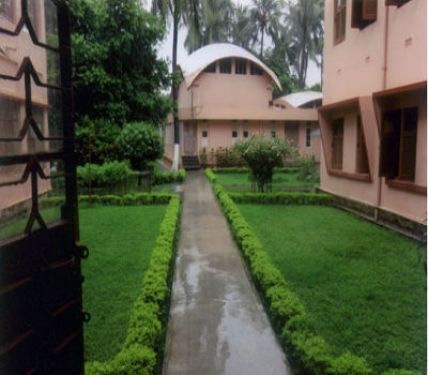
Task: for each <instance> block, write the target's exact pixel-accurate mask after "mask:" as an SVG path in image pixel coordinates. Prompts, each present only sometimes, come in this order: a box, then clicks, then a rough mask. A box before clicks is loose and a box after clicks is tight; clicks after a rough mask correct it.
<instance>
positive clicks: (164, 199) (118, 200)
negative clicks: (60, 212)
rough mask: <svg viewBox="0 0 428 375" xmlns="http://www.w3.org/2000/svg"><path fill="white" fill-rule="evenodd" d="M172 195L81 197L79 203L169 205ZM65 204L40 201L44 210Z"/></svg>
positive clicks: (55, 199)
mask: <svg viewBox="0 0 428 375" xmlns="http://www.w3.org/2000/svg"><path fill="white" fill-rule="evenodd" d="M171 197H172V195H171V194H166V193H133V194H126V195H90V196H89V195H79V203H80V204H82V205H83V206H84V205H86V204H95V205H97V204H101V205H107V206H134V205H139V204H141V205H149V204H167V203H169V201H170V200H171ZM63 203H64V198H63V197H47V198H41V199H40V206H41V207H42V208H49V207H54V206H59V205H61V204H63Z"/></svg>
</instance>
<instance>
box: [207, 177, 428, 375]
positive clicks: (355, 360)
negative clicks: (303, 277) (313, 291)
mask: <svg viewBox="0 0 428 375" xmlns="http://www.w3.org/2000/svg"><path fill="white" fill-rule="evenodd" d="M206 175H207V177H208V179H209V180H210V181H211V182H214V186H213V187H214V192H215V194H216V196H217V199H218V200H219V202H220V206H221V207H222V209H223V212H224V214H225V216H226V218H227V220H228V222H229V224H230V226H231V230H232V233H233V236H234V238H235V240H236V242H237V243H238V245H239V247H240V249H241V250H242V253H243V255H244V259H245V260H246V262H247V264H248V268H249V271H250V273H251V275H252V278H253V280H254V282H255V284H256V287H257V289H258V290H259V291H260V293H261V296H262V299H263V301H264V304H265V306H266V308H267V311H268V314H269V316H270V318H271V320H272V323H273V325H274V327H275V328H276V331H277V332H280V333H279V336H280V342H281V344H282V345H283V347H284V350H285V351H286V353H288V354H289V357H288V358H289V359H290V361H291V363H292V364H293V367H295V370H296V369H297V370H300V371H299V372H297V371H296V372H297V373H302V374H307V375H369V374H370V375H375V373H374V371H373V370H372V369H371V368H370V367H369V366H368V364H367V362H366V360H365V359H364V358H361V357H358V356H355V355H354V354H352V353H349V352H345V353H344V354H342V355H340V356H338V357H335V356H334V355H333V354H332V350H331V348H330V347H329V345H328V344H327V343H326V341H325V340H324V338H323V337H321V336H319V335H316V334H315V332H314V329H313V327H311V323H310V319H309V317H308V315H307V313H306V311H305V307H304V305H303V304H302V302H301V301H300V300H299V298H298V297H297V296H296V295H295V294H294V293H293V291H292V290H291V289H290V287H289V285H288V284H287V282H286V281H285V279H284V277H283V276H282V274H281V272H280V271H279V270H278V269H277V268H276V267H275V266H273V264H272V263H271V261H270V259H269V256H268V254H267V253H266V251H265V250H264V249H263V247H262V245H261V243H260V242H259V240H258V239H257V237H256V235H255V234H254V233H253V231H252V230H251V228H250V226H249V224H248V223H247V222H246V220H245V219H244V217H243V216H242V215H241V213H240V211H239V209H238V207H237V206H236V204H235V202H234V200H233V199H232V197H231V196H229V194H227V193H226V192H225V191H224V189H223V187H222V186H220V185H219V184H215V174H214V173H213V172H212V171H211V170H207V171H206ZM242 195H247V194H234V198H235V199H237V200H239V199H240V198H242V197H240V196H242ZM268 195H270V194H252V195H251V197H252V199H253V200H252V202H257V203H260V202H259V200H260V199H263V201H264V203H268V202H269V203H276V204H289V203H293V204H296V203H297V204H302V203H304V204H324V205H325V204H331V203H333V199H331V200H330V202H329V201H328V199H327V198H325V197H324V195H321V194H320V195H319V196H320V198H321V200H320V201H319V202H316V199H315V197H313V195H318V194H309V195H310V196H311V197H310V198H309V197H307V196H308V194H305V193H300V194H299V193H295V194H293V199H285V197H286V196H289V195H290V193H280V194H277V195H280V196H282V197H284V198H283V199H280V200H278V199H277V198H276V199H271V200H270V199H268V198H266V197H264V198H262V197H261V196H268ZM298 196H300V198H298ZM246 203H249V198H247V200H246ZM383 375H420V373H418V372H415V371H407V370H389V371H386V372H384V373H383Z"/></svg>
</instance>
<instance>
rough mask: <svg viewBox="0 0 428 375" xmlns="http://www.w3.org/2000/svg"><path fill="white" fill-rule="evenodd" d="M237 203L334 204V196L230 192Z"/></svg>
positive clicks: (298, 193)
mask: <svg viewBox="0 0 428 375" xmlns="http://www.w3.org/2000/svg"><path fill="white" fill-rule="evenodd" d="M229 196H230V198H231V199H232V200H233V201H234V202H235V203H255V204H299V205H332V204H333V203H334V197H333V196H331V195H328V194H318V193H300V192H297V193H294V192H290V193H288V192H281V193H229Z"/></svg>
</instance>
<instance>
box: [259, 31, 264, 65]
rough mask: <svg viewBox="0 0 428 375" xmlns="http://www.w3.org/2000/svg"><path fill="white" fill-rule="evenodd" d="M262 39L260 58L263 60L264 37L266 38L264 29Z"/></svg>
mask: <svg viewBox="0 0 428 375" xmlns="http://www.w3.org/2000/svg"><path fill="white" fill-rule="evenodd" d="M261 31H262V39H261V41H260V58H261V59H263V42H264V36H265V29H264V27H262V30H261Z"/></svg>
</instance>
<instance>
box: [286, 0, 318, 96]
mask: <svg viewBox="0 0 428 375" xmlns="http://www.w3.org/2000/svg"><path fill="white" fill-rule="evenodd" d="M285 23H286V26H287V29H288V30H289V33H290V37H291V41H290V44H289V48H290V49H291V50H293V51H294V52H295V58H294V61H292V63H293V66H294V69H295V71H296V73H297V77H298V85H299V87H300V88H304V87H305V82H306V73H307V70H308V62H309V60H312V61H314V62H315V63H316V64H317V65H318V66H321V65H322V60H321V59H322V48H323V35H324V31H323V0H297V2H293V3H291V2H290V3H289V11H288V12H287V14H286V17H285Z"/></svg>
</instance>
